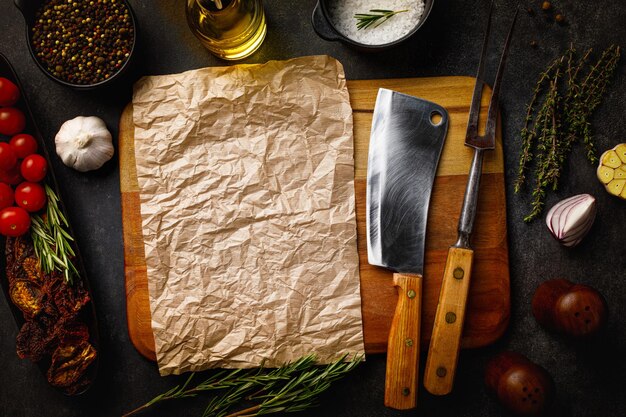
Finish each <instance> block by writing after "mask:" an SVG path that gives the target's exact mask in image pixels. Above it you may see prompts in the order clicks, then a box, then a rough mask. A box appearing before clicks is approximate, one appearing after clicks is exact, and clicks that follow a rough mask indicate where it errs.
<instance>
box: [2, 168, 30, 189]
mask: <svg viewBox="0 0 626 417" xmlns="http://www.w3.org/2000/svg"><path fill="white" fill-rule="evenodd" d="M0 181H2V182H3V183H5V184H9V185H17V184H19V183H20V182H24V178H22V174H20V167H19V165H15V166H14V167H13V168H11V169H8V170H4V169H0Z"/></svg>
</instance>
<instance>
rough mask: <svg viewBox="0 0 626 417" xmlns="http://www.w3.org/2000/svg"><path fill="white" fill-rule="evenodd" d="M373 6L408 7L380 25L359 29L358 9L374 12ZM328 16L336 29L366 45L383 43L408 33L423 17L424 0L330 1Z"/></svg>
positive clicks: (401, 8)
mask: <svg viewBox="0 0 626 417" xmlns="http://www.w3.org/2000/svg"><path fill="white" fill-rule="evenodd" d="M372 9H384V10H393V11H398V10H408V11H407V12H402V13H398V14H396V15H393V16H392V17H391V18H389V19H388V20H386V21H385V22H383V23H382V24H380V25H378V26H377V24H378V22H377V23H375V24H374V25H373V26H370V27H367V28H363V29H361V30H359V29H358V28H357V22H358V20H357V19H356V18H355V17H354V15H355V14H357V13H371V12H370V10H372ZM328 13H329V15H330V16H329V18H330V20H331V21H332V23H333V25H334V26H335V29H337V30H338V31H339V32H340V33H341V34H342V35H344V36H345V37H347V38H349V39H351V40H353V41H355V42H359V43H362V44H365V45H384V44H386V43H390V42H393V41H395V40H398V39H400V38H402V37H403V36H405V35H407V34H408V33H409V32H410V31H411V30H413V28H415V26H416V25H417V24H418V23H419V21H420V20H421V19H422V15H423V14H424V0H379V1H372V0H338V1H334V2H331V4H330V7H329V10H328Z"/></svg>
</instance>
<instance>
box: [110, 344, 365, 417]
mask: <svg viewBox="0 0 626 417" xmlns="http://www.w3.org/2000/svg"><path fill="white" fill-rule="evenodd" d="M346 358H347V355H344V356H342V357H341V358H339V359H338V360H337V361H335V362H333V363H331V364H329V365H326V366H317V364H316V358H315V356H314V355H309V356H304V357H302V358H300V359H298V360H297V361H295V362H291V363H286V364H284V365H283V366H281V367H280V368H277V369H273V370H266V369H264V368H262V367H261V368H259V369H248V370H242V369H237V370H223V371H221V372H218V373H217V374H215V375H213V376H212V377H210V378H209V379H207V380H205V381H204V382H201V383H199V384H198V385H196V386H195V387H190V384H191V381H192V379H193V377H194V374H192V375H191V376H190V377H189V378H187V380H186V381H185V383H184V384H182V385H180V386H178V385H177V386H175V387H174V388H172V389H171V390H169V391H167V392H165V393H163V394H161V395H158V396H156V397H155V398H153V399H152V400H150V401H148V402H147V403H145V404H144V405H142V406H140V407H138V408H136V409H134V410H133V411H130V412H128V413H126V414H124V415H123V416H122V417H129V416H132V415H135V414H137V413H139V412H141V411H143V410H145V409H147V408H149V407H151V406H153V405H155V404H158V403H161V402H164V401H169V400H174V399H181V398H189V397H195V396H196V395H197V394H199V393H201V392H211V391H224V392H223V393H222V394H221V395H218V396H215V397H213V398H212V399H211V400H210V401H209V403H208V405H207V407H206V408H205V410H204V413H203V414H202V416H203V417H237V416H244V415H245V416H258V415H262V414H272V413H278V412H295V411H301V410H304V409H307V408H310V407H313V406H315V405H317V400H318V398H319V396H320V394H321V393H322V392H324V391H326V390H327V389H328V388H329V387H330V386H331V383H332V382H334V381H336V380H338V379H340V378H342V377H344V376H345V375H346V374H347V373H348V372H350V371H351V370H352V369H354V368H355V367H356V366H357V365H358V364H359V362H360V361H361V359H362V357H355V358H354V360H353V361H351V362H346V361H345V360H346ZM243 401H247V402H252V405H250V406H249V407H247V408H244V409H240V410H238V411H232V409H233V407H234V406H236V405H237V404H239V403H241V402H243ZM229 413H230V414H229Z"/></svg>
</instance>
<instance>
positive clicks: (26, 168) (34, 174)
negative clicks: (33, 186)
mask: <svg viewBox="0 0 626 417" xmlns="http://www.w3.org/2000/svg"><path fill="white" fill-rule="evenodd" d="M20 172H21V173H22V177H24V179H25V180H27V181H31V182H39V181H41V180H43V179H44V178H45V177H46V173H47V172H48V163H47V162H46V158H44V157H43V156H41V155H39V154H33V155H29V156H27V157H26V158H24V160H23V161H22V165H21V166H20Z"/></svg>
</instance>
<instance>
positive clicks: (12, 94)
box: [0, 77, 20, 107]
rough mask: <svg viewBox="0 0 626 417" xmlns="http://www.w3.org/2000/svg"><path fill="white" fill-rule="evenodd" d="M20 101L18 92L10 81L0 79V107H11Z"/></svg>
mask: <svg viewBox="0 0 626 417" xmlns="http://www.w3.org/2000/svg"><path fill="white" fill-rule="evenodd" d="M19 99H20V90H19V89H18V88H17V86H16V85H15V84H13V82H11V80H7V79H6V78H3V77H0V106H5V107H6V106H12V105H14V104H15V103H17V100H19Z"/></svg>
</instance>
